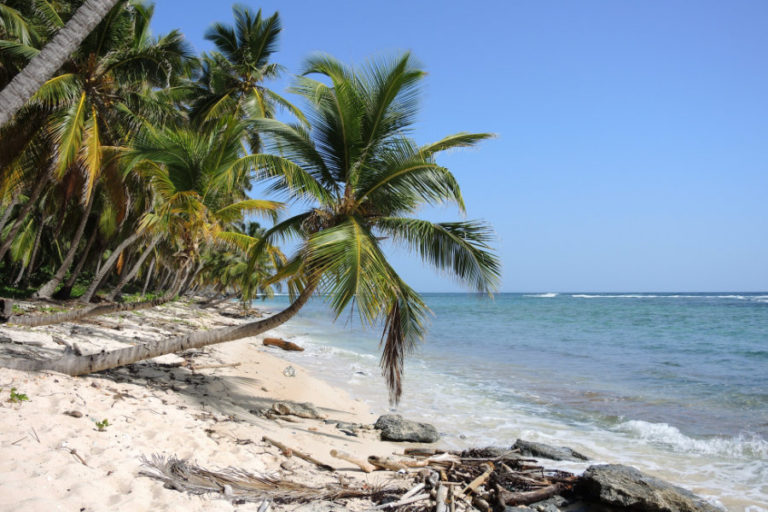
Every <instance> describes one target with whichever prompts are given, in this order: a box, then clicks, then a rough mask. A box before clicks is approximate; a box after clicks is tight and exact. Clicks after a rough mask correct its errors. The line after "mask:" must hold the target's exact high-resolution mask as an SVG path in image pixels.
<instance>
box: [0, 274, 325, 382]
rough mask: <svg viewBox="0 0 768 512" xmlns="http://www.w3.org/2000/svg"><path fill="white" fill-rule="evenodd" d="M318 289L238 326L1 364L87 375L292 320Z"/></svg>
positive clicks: (266, 328)
mask: <svg viewBox="0 0 768 512" xmlns="http://www.w3.org/2000/svg"><path fill="white" fill-rule="evenodd" d="M314 290H315V286H307V288H305V289H304V291H303V292H302V293H301V295H299V297H298V298H297V299H296V301H295V302H293V303H292V304H291V305H290V306H288V307H287V308H286V309H284V310H282V311H281V312H279V313H277V314H276V315H274V316H271V317H269V318H265V319H264V320H258V321H256V322H249V323H247V324H243V325H239V326H237V327H222V328H219V329H211V330H210V331H202V332H195V333H191V334H187V335H185V336H177V337H175V338H170V339H166V340H162V341H159V342H157V341H151V342H150V341H147V342H144V343H137V344H136V345H133V346H130V347H126V348H121V349H118V350H113V351H111V352H99V353H96V354H89V355H76V354H73V353H67V354H65V355H64V356H63V357H61V358H59V359H55V360H44V361H40V360H36V361H31V360H27V359H10V360H8V359H6V360H2V361H1V362H0V364H2V365H3V366H6V367H8V368H14V369H18V370H53V371H57V372H61V373H66V374H68V375H85V374H87V373H93V372H99V371H102V370H108V369H110V368H116V367H118V366H124V365H127V364H131V363H135V362H138V361H143V360H144V359H150V358H152V357H158V356H162V355H165V354H172V353H175V352H180V351H182V350H189V349H191V348H201V347H206V346H208V345H214V344H217V343H224V342H226V341H233V340H238V339H241V338H247V337H249V336H256V335H258V334H261V333H263V332H266V331H269V330H270V329H274V328H275V327H277V326H279V325H282V324H284V323H285V322H287V321H288V320H290V319H291V318H292V317H293V316H294V315H295V314H296V313H298V311H299V310H300V309H301V308H302V307H303V306H304V304H306V303H307V301H308V300H309V298H310V297H311V296H312V293H314Z"/></svg>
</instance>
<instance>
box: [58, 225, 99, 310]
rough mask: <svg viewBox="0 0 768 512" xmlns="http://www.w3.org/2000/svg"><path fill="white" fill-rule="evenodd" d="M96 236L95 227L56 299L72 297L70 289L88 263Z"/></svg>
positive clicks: (97, 229)
mask: <svg viewBox="0 0 768 512" xmlns="http://www.w3.org/2000/svg"><path fill="white" fill-rule="evenodd" d="M98 234H99V227H98V226H95V227H94V228H93V233H91V236H90V237H89V238H88V242H86V244H85V249H83V254H82V256H81V257H80V260H78V262H77V265H75V270H73V271H72V273H71V274H70V275H69V278H68V279H67V281H66V282H65V283H64V286H62V287H61V289H60V290H59V291H58V292H56V294H55V295H54V296H55V297H56V298H57V299H60V300H66V299H68V298H69V297H70V296H71V295H72V287H73V286H74V285H75V281H77V276H79V275H80V272H82V271H83V267H84V266H85V262H86V261H88V255H89V254H90V253H91V248H92V247H93V242H94V241H95V240H96V237H97V236H98Z"/></svg>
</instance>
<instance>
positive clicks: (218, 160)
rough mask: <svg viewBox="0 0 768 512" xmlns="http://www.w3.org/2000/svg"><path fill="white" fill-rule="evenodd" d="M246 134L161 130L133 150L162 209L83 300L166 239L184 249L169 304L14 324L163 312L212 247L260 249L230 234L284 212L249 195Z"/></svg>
mask: <svg viewBox="0 0 768 512" xmlns="http://www.w3.org/2000/svg"><path fill="white" fill-rule="evenodd" d="M244 129H245V127H244V125H243V124H242V123H241V122H239V121H237V120H234V119H232V118H225V119H221V120H219V122H218V123H217V124H215V125H213V124H211V125H209V126H208V129H206V130H198V129H192V128H190V127H173V126H169V127H165V128H160V129H158V128H155V127H153V126H151V125H149V124H148V125H146V127H145V129H144V130H143V131H142V132H141V133H140V134H139V136H138V137H137V138H136V140H135V141H134V144H133V147H132V148H131V149H130V150H129V151H127V152H126V153H125V154H124V157H123V158H124V160H126V162H125V163H124V165H125V167H126V168H129V169H135V170H136V172H139V173H141V174H142V175H143V176H144V178H145V179H147V180H149V181H150V183H151V185H152V189H153V191H154V194H155V199H154V204H153V206H152V208H151V209H150V210H149V211H147V212H145V213H144V214H143V216H142V218H141V219H140V220H139V221H138V226H137V227H136V229H135V230H134V231H133V232H132V233H131V234H130V235H128V236H126V237H125V238H123V240H122V242H121V243H120V244H119V245H118V246H117V247H116V248H115V250H114V251H113V252H112V254H111V255H110V257H109V258H108V259H107V261H106V262H105V263H104V265H103V266H102V268H101V270H100V271H99V272H98V273H97V275H96V276H95V278H94V279H93V281H92V284H91V286H90V287H89V289H88V290H87V291H86V293H85V294H84V295H83V297H82V300H84V301H85V302H88V301H89V300H90V299H91V298H92V297H93V295H94V293H95V292H96V291H97V289H98V287H99V286H100V283H102V282H103V279H104V277H105V276H106V274H107V273H108V272H110V271H111V269H112V268H113V267H114V265H115V263H116V261H117V259H118V257H119V255H120V253H121V252H122V251H123V250H124V249H125V248H126V247H127V246H128V245H129V244H131V243H133V242H135V241H136V240H138V239H139V238H140V237H142V236H144V235H148V236H149V237H150V238H152V239H156V238H158V237H160V236H162V237H164V238H166V239H168V240H172V241H174V242H175V243H176V247H175V254H174V259H175V262H176V265H174V266H175V271H176V272H177V279H175V281H174V282H175V285H173V286H171V287H170V288H169V290H168V291H167V292H166V293H165V294H164V295H163V296H162V297H160V298H157V299H152V300H150V301H146V302H139V303H131V304H112V305H102V306H93V307H87V308H82V309H79V310H74V311H68V312H63V313H54V314H50V315H29V316H19V317H14V318H12V319H11V321H12V322H13V323H15V324H19V325H27V326H38V325H48V324H54V323H60V322H69V321H75V320H79V319H81V318H85V317H90V316H96V315H103V314H107V313H114V312H117V311H133V310H136V309H144V308H149V307H155V306H158V305H160V304H162V303H164V302H167V301H169V300H171V299H172V298H173V297H174V296H175V295H176V294H177V292H178V291H179V289H180V288H181V286H182V285H183V284H184V283H185V282H186V280H187V277H189V272H190V271H191V268H190V263H191V262H192V261H196V260H197V259H198V258H199V252H200V249H201V247H202V246H203V245H204V244H206V243H210V242H211V241H218V242H219V243H220V244H226V243H232V244H236V243H251V244H253V243H255V242H256V240H255V239H253V238H251V237H248V236H247V235H244V234H242V233H238V232H237V231H232V230H230V229H229V228H230V227H231V226H232V225H233V224H234V223H236V222H238V221H240V220H241V219H242V217H243V215H244V214H247V213H259V214H266V215H268V216H270V218H272V217H273V216H274V214H275V212H277V211H278V210H279V209H280V208H281V207H282V205H281V204H280V203H277V202H274V201H266V200H260V199H249V198H247V197H246V196H245V191H244V187H245V185H246V184H247V182H248V178H249V174H248V171H249V170H251V165H252V161H251V160H252V159H251V158H250V157H249V156H243V155H242V145H241V142H240V141H241V140H242V137H243V131H244ZM151 243H152V242H150V245H151Z"/></svg>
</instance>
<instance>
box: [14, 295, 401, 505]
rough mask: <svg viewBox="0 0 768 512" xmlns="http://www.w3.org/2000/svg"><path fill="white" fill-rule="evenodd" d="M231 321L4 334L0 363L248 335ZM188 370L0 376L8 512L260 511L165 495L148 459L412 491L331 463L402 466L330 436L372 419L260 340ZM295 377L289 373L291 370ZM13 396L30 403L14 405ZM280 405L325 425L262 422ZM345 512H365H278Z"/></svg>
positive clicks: (163, 314) (216, 498) (177, 316)
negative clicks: (188, 335) (17, 355)
mask: <svg viewBox="0 0 768 512" xmlns="http://www.w3.org/2000/svg"><path fill="white" fill-rule="evenodd" d="M232 311H235V308H234V307H233V306H230V305H224V306H223V307H222V308H221V309H218V308H209V309H205V308H200V307H197V306H195V305H194V304H193V303H191V302H186V301H181V302H176V303H172V304H170V305H165V306H161V307H158V308H155V309H153V310H144V311H139V312H134V313H124V314H118V315H109V316H103V317H96V318H94V319H92V320H90V321H83V322H81V323H78V324H59V325H55V326H47V327H39V328H33V329H28V328H13V327H7V326H3V327H0V336H6V337H10V338H11V339H12V340H13V343H8V342H6V343H0V351H2V353H3V354H4V355H7V354H8V353H12V352H14V351H16V352H18V351H20V350H27V351H28V350H32V351H34V350H49V349H50V350H61V348H62V346H61V344H60V343H61V341H62V340H63V341H65V342H67V343H73V342H74V343H77V345H78V346H79V347H80V349H81V350H82V351H83V352H85V353H87V352H91V351H98V350H101V349H110V348H117V347H119V346H124V345H123V344H124V343H131V342H134V341H135V340H137V339H160V338H162V337H166V336H172V335H177V334H181V333H185V332H189V331H192V330H196V329H208V328H212V327H221V326H225V325H235V324H237V323H239V322H242V321H244V320H241V319H237V318H232V317H230V316H223V315H222V314H220V313H222V312H224V313H228V312H232ZM269 335H270V334H269V333H265V336H269ZM57 341H58V342H59V343H57ZM30 342H31V344H30ZM40 345H42V346H40ZM183 356H184V357H180V356H178V355H168V356H163V357H162V358H156V359H155V360H152V361H150V362H145V363H141V364H137V365H133V366H132V367H128V368H121V369H116V370H112V371H109V372H104V373H101V374H94V375H90V376H86V377H69V376H66V375H62V374H57V373H53V372H42V373H27V372H20V371H15V370H9V369H4V368H0V390H1V391H0V510H8V511H11V510H13V511H54V510H66V511H78V510H79V511H102V510H130V511H140V510H185V511H197V510H200V511H202V510H205V511H231V510H242V511H249V510H258V508H259V503H245V504H232V503H231V502H230V501H229V500H227V499H224V498H223V497H222V496H221V495H218V494H211V495H205V496H194V495H189V494H186V493H182V492H179V491H177V490H173V489H168V488H165V487H164V486H163V483H162V482H161V481H159V480H156V479H153V478H150V477H147V476H143V475H141V474H140V472H141V471H142V465H141V459H142V457H150V456H152V455H154V454H160V455H164V456H176V457H179V458H183V459H189V460H191V461H194V462H195V463H197V464H199V465H200V466H203V467H205V468H208V469H219V468H224V467H227V466H233V467H237V468H241V469H244V470H247V471H249V472H252V473H257V474H265V475H271V476H273V477H277V478H283V479H288V480H292V481H296V482H302V483H304V484H308V485H312V486H314V487H318V488H320V487H322V486H323V485H325V484H328V483H338V481H339V478H340V475H341V478H342V479H345V481H347V482H349V483H353V484H354V483H358V484H359V483H361V482H365V483H367V484H369V485H373V486H377V485H384V484H387V485H390V484H393V485H398V481H399V483H400V485H399V486H400V487H403V486H407V485H408V482H405V481H403V480H402V478H403V477H402V476H400V475H397V474H393V473H390V472H375V473H371V474H366V473H363V472H362V471H360V470H359V469H357V468H355V467H354V466H353V465H352V464H350V463H347V462H344V461H341V460H338V459H334V458H333V457H331V456H330V454H329V452H330V450H331V449H338V450H343V451H345V452H348V453H352V454H355V455H357V456H360V457H361V458H363V459H364V458H365V457H367V456H368V455H389V454H392V453H402V450H403V445H402V444H400V443H398V444H395V443H388V442H382V441H380V440H379V439H378V434H377V432H376V431H374V430H372V429H370V428H361V429H359V430H357V431H355V432H356V433H357V434H358V435H357V437H352V436H350V435H348V434H346V433H344V432H342V431H341V430H340V429H339V428H337V426H336V424H335V422H330V421H324V419H325V420H339V421H344V422H351V423H357V424H363V425H370V424H372V423H373V422H374V421H375V420H376V418H375V417H374V416H373V415H372V414H371V413H370V412H369V411H368V409H367V407H366V405H365V404H363V403H362V402H359V401H355V400H352V399H351V398H350V397H349V395H348V394H347V393H346V392H345V391H344V390H341V389H337V388H334V387H331V386H330V385H328V384H326V383H325V382H323V381H322V380H320V379H318V378H316V377H313V376H310V375H309V374H307V372H306V371H305V370H304V369H302V368H301V367H300V366H297V365H295V364H293V363H287V362H286V361H284V360H282V359H280V357H279V356H280V349H277V348H273V347H265V346H263V345H262V338H261V337H255V338H247V339H242V340H239V341H234V342H229V343H224V344H221V345H216V346H211V347H207V348H205V349H204V350H201V351H200V350H198V351H190V352H188V353H185V354H183ZM236 363H240V364H239V365H238V366H234V364H236ZM179 364H185V365H186V366H178V365H179ZM221 365H229V366H221ZM206 366H209V367H208V368H206ZM210 366H219V367H210ZM289 366H290V367H291V368H293V371H291V370H286V369H287V368H288V367H289ZM195 367H197V369H195ZM291 375H293V376H291ZM11 388H16V392H17V393H23V394H25V395H27V396H28V398H29V400H28V401H23V402H21V403H12V402H10V401H9V397H10V390H11ZM278 401H291V402H310V403H312V404H314V405H315V406H316V407H317V409H318V411H319V412H320V414H321V415H322V416H323V418H324V419H302V418H296V417H293V416H290V417H284V419H283V418H273V419H269V418H267V417H264V416H263V415H262V414H259V411H263V410H265V409H269V408H270V407H272V405H273V404H274V403H275V402H278ZM67 413H70V414H74V416H78V415H82V416H81V417H74V416H71V415H69V414H67ZM105 419H106V420H108V422H109V425H108V426H106V427H104V428H103V429H102V430H99V428H98V427H97V425H96V422H101V421H103V420H105ZM289 419H291V420H293V421H292V422H291V421H287V420H289ZM264 436H268V437H270V438H272V439H275V440H277V441H279V442H281V443H284V444H286V445H288V446H290V447H292V448H295V449H299V450H302V451H304V452H307V453H309V454H311V455H312V456H314V457H315V458H317V459H319V460H320V461H321V462H324V463H326V464H329V465H331V466H333V467H334V468H336V469H337V471H336V472H333V473H331V472H327V471H322V470H320V469H318V468H317V467H315V466H314V465H313V464H311V463H308V462H305V461H303V460H301V459H298V458H296V457H290V458H287V457H286V456H285V455H284V454H283V453H281V451H280V450H279V449H278V448H276V447H274V446H272V445H270V444H269V443H266V442H263V441H262V438H263V437H264ZM366 505H367V506H366ZM345 506H348V507H350V508H352V509H364V508H368V506H369V505H368V504H366V503H364V502H362V501H361V500H351V501H348V502H338V503H320V504H318V503H313V504H309V505H304V506H298V505H296V504H292V505H283V506H280V505H275V506H273V510H280V509H285V510H302V509H312V510H330V509H336V510H338V509H342V508H344V507H345Z"/></svg>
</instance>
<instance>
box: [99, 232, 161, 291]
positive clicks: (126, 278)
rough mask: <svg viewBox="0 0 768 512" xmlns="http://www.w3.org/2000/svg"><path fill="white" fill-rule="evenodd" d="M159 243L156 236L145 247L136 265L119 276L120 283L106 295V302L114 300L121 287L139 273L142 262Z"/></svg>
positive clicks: (158, 238)
mask: <svg viewBox="0 0 768 512" xmlns="http://www.w3.org/2000/svg"><path fill="white" fill-rule="evenodd" d="M159 242H160V237H159V236H156V237H155V238H154V239H153V240H152V243H150V244H149V247H147V248H146V249H145V250H144V252H143V253H141V256H139V259H138V260H137V261H136V264H135V265H134V266H133V268H131V271H130V272H126V273H124V274H123V275H122V276H120V281H119V282H118V283H117V286H115V288H114V289H113V290H112V291H111V292H109V293H108V294H107V300H110V301H111V300H114V299H115V297H116V296H117V294H118V293H120V290H122V289H123V287H124V286H125V285H126V284H128V283H129V282H130V281H131V280H132V279H133V278H134V277H136V274H138V273H139V269H140V268H141V266H142V265H143V264H144V261H146V259H147V257H148V256H149V255H150V254H151V253H152V251H153V250H154V249H155V246H156V245H157V244H158V243H159Z"/></svg>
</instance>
